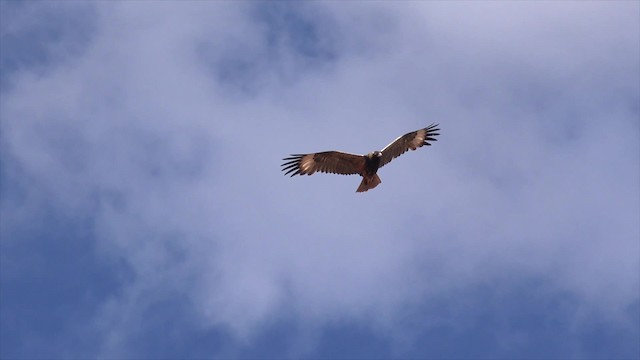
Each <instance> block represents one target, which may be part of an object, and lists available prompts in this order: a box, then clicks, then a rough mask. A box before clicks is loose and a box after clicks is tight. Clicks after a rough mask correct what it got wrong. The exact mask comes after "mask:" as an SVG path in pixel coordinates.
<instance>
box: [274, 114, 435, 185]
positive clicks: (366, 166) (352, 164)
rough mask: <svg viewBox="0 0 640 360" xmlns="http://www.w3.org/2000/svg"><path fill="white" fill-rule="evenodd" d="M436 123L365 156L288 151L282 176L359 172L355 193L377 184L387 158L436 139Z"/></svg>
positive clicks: (334, 152)
mask: <svg viewBox="0 0 640 360" xmlns="http://www.w3.org/2000/svg"><path fill="white" fill-rule="evenodd" d="M438 131H440V129H438V124H432V125H429V126H427V127H426V128H424V129H420V130H416V131H414V132H410V133H408V134H405V135H402V136H400V137H399V138H397V139H395V140H394V141H393V142H392V143H391V144H389V145H387V146H386V147H385V148H384V149H382V150H380V151H373V152H370V153H368V154H367V155H356V154H349V153H344V152H340V151H325V152H319V153H314V154H292V155H291V156H290V157H288V158H284V159H282V160H284V161H285V163H284V164H282V171H286V172H285V175H288V174H289V173H292V174H291V176H292V177H293V176H295V175H311V174H313V173H315V172H316V171H319V172H323V173H332V174H341V175H360V176H362V182H361V183H360V186H359V187H358V190H356V192H364V191H367V190H369V189H373V188H374V187H376V186H378V184H380V183H381V182H382V181H381V180H380V177H379V176H378V174H376V172H377V171H378V169H379V168H381V167H383V166H385V165H386V164H388V163H389V162H390V161H391V160H393V159H395V158H397V157H398V156H400V155H402V154H404V153H405V152H407V151H408V150H409V149H411V150H415V149H417V148H419V147H422V146H423V145H429V146H431V144H430V143H429V142H428V141H437V140H436V138H435V137H434V136H437V135H440V134H439V133H438Z"/></svg>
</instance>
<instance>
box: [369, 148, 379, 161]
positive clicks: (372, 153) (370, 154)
mask: <svg viewBox="0 0 640 360" xmlns="http://www.w3.org/2000/svg"><path fill="white" fill-rule="evenodd" d="M367 157H368V158H369V159H373V158H375V157H382V152H381V151H377V150H376V151H372V152H370V153H369V154H367Z"/></svg>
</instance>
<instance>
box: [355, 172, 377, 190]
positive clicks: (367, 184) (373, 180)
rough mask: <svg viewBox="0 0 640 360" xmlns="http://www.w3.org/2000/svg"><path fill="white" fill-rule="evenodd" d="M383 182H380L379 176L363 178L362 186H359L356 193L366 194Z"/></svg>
mask: <svg viewBox="0 0 640 360" xmlns="http://www.w3.org/2000/svg"><path fill="white" fill-rule="evenodd" d="M381 182H382V180H380V177H379V176H378V174H374V175H373V176H363V177H362V182H361V183H360V186H358V190H356V192H364V191H367V190H369V189H373V188H374V187H376V186H378V184H380V183H381Z"/></svg>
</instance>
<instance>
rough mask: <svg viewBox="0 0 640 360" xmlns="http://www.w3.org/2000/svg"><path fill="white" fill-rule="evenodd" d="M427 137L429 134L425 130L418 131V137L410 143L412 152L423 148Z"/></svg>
mask: <svg viewBox="0 0 640 360" xmlns="http://www.w3.org/2000/svg"><path fill="white" fill-rule="evenodd" d="M426 136H427V132H426V131H425V130H424V129H422V130H418V131H417V133H416V136H415V137H414V138H413V140H411V142H410V143H409V147H410V148H411V150H415V149H417V148H419V147H421V146H422V144H423V143H424V139H425V137H426Z"/></svg>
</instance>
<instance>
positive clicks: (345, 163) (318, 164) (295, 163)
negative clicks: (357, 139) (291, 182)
mask: <svg viewBox="0 0 640 360" xmlns="http://www.w3.org/2000/svg"><path fill="white" fill-rule="evenodd" d="M282 160H284V161H285V163H284V164H282V171H285V175H287V174H289V173H292V174H291V176H295V175H311V174H313V173H314V172H316V171H319V172H323V173H332V174H341V175H353V174H360V173H362V172H363V170H364V165H365V159H364V156H362V155H355V154H348V153H343V152H340V151H325V152H319V153H314V154H293V155H291V156H290V157H288V158H284V159H282Z"/></svg>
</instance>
